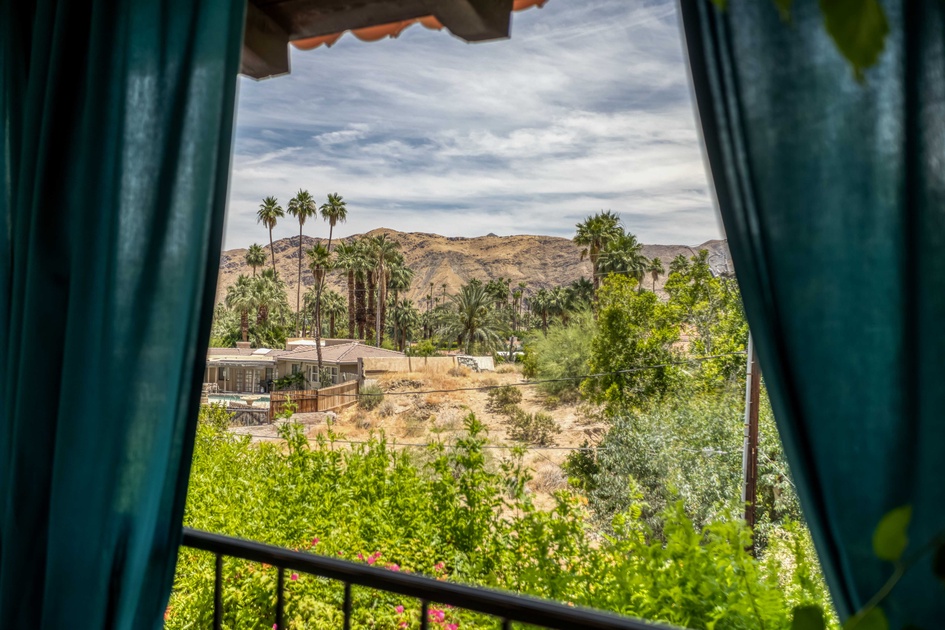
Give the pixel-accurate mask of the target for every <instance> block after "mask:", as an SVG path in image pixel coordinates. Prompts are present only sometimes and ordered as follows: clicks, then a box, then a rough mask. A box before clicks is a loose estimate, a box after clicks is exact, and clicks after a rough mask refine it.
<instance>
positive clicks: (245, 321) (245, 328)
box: [240, 310, 249, 341]
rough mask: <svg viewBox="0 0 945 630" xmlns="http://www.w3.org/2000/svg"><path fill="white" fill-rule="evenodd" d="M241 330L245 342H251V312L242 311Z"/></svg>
mask: <svg viewBox="0 0 945 630" xmlns="http://www.w3.org/2000/svg"><path fill="white" fill-rule="evenodd" d="M240 330H241V331H242V333H243V341H249V311H246V310H243V311H240Z"/></svg>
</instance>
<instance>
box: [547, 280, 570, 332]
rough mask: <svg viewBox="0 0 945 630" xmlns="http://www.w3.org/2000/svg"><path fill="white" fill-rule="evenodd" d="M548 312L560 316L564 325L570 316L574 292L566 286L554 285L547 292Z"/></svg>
mask: <svg viewBox="0 0 945 630" xmlns="http://www.w3.org/2000/svg"><path fill="white" fill-rule="evenodd" d="M549 301H550V304H549V305H548V312H549V314H552V315H557V316H558V317H560V318H561V323H562V324H563V325H565V326H567V324H568V320H569V319H570V318H571V311H573V310H574V301H575V300H574V292H573V291H571V290H570V289H569V288H568V287H555V288H554V289H552V290H551V292H550V293H549Z"/></svg>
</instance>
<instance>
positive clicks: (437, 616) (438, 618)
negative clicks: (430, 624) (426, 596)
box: [430, 608, 446, 623]
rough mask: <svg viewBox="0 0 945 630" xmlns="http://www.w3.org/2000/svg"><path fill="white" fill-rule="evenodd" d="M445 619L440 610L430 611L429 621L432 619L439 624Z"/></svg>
mask: <svg viewBox="0 0 945 630" xmlns="http://www.w3.org/2000/svg"><path fill="white" fill-rule="evenodd" d="M445 618H446V613H444V612H443V611H442V610H437V609H436V608H431V609H430V619H432V620H433V621H435V622H437V623H441V622H442V621H443V619H445Z"/></svg>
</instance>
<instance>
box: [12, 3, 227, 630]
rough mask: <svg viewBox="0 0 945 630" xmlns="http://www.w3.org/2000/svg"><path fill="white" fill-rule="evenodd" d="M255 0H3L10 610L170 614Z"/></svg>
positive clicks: (93, 622)
mask: <svg viewBox="0 0 945 630" xmlns="http://www.w3.org/2000/svg"><path fill="white" fill-rule="evenodd" d="M244 11H245V5H244V3H243V2H241V1H239V0H207V1H203V2H191V1H189V0H161V1H146V0H99V1H91V2H89V1H72V0H60V1H55V0H38V1H36V2H3V3H0V204H2V206H0V211H2V225H0V257H2V258H0V259H2V261H3V262H2V266H0V339H2V340H3V352H2V353H0V413H2V418H0V628H147V627H160V625H161V623H162V614H163V608H164V606H165V605H166V601H167V597H168V594H169V592H170V588H171V584H172V581H173V573H174V565H175V562H176V552H177V546H178V543H179V538H180V528H181V519H182V514H183V505H184V499H185V493H186V487H187V476H188V472H189V468H190V456H191V450H192V446H193V436H194V432H195V422H196V411H197V406H198V401H199V396H200V384H201V381H202V374H203V369H204V362H205V356H204V350H205V348H206V345H207V342H208V336H209V328H210V319H211V316H212V308H213V296H214V290H215V283H216V275H217V269H218V265H219V256H220V245H221V241H222V227H223V217H224V208H225V203H226V187H227V180H228V172H229V159H230V152H231V146H230V143H231V137H232V132H233V114H234V107H235V91H236V78H237V72H238V71H239V57H240V50H241V41H242V27H243V14H244Z"/></svg>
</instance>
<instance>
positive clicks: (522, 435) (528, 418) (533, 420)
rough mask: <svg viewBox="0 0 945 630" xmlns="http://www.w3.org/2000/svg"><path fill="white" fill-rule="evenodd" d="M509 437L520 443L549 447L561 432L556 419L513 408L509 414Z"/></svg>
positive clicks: (539, 413)
mask: <svg viewBox="0 0 945 630" xmlns="http://www.w3.org/2000/svg"><path fill="white" fill-rule="evenodd" d="M507 423H508V425H509V437H511V438H512V439H513V440H518V441H519V442H527V443H529V444H537V445H538V446H547V445H548V444H551V440H552V438H553V437H554V436H555V435H556V434H558V433H560V432H561V428H560V427H559V426H558V423H557V422H555V419H554V418H552V417H551V416H550V415H548V414H547V413H542V412H540V411H538V412H536V413H528V412H526V411H523V410H522V409H521V408H520V407H512V410H511V411H510V412H509V414H508V421H507Z"/></svg>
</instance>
